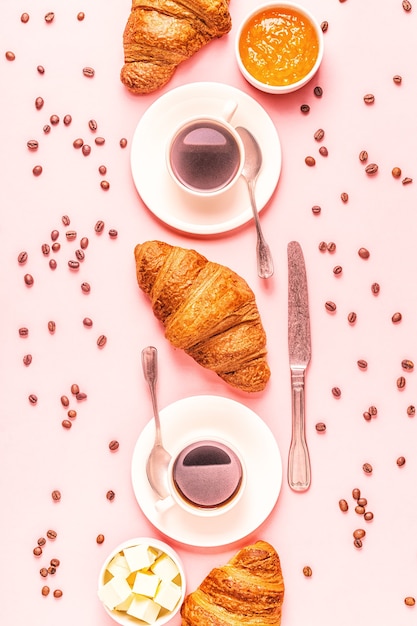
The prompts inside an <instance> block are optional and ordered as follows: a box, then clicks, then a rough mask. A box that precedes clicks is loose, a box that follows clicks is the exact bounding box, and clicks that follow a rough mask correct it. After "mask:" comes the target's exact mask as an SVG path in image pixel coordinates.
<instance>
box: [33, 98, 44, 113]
mask: <svg viewBox="0 0 417 626" xmlns="http://www.w3.org/2000/svg"><path fill="white" fill-rule="evenodd" d="M44 104H45V101H44V99H43V98H42V97H41V96H38V97H37V98H36V100H35V108H36V109H37V110H38V111H40V110H41V108H42V107H43V105H44Z"/></svg>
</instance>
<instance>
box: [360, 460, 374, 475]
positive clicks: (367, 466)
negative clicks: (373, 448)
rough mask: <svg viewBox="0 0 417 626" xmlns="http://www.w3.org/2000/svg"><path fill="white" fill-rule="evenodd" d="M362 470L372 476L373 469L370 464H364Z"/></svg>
mask: <svg viewBox="0 0 417 626" xmlns="http://www.w3.org/2000/svg"><path fill="white" fill-rule="evenodd" d="M362 469H363V471H364V472H365V474H372V472H373V467H372V465H371V464H370V463H364V464H363V465H362Z"/></svg>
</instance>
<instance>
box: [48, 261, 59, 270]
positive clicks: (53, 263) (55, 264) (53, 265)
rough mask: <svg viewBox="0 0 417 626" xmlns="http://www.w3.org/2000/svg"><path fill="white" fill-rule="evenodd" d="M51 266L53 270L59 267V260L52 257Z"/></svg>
mask: <svg viewBox="0 0 417 626" xmlns="http://www.w3.org/2000/svg"><path fill="white" fill-rule="evenodd" d="M49 267H50V268H51V270H56V268H57V262H56V261H55V259H51V260H50V261H49Z"/></svg>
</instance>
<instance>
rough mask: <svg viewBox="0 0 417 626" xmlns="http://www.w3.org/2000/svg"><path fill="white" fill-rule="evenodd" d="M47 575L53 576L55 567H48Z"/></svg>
mask: <svg viewBox="0 0 417 626" xmlns="http://www.w3.org/2000/svg"><path fill="white" fill-rule="evenodd" d="M48 574H50V575H51V576H53V575H54V574H56V567H52V565H50V566H49V567H48Z"/></svg>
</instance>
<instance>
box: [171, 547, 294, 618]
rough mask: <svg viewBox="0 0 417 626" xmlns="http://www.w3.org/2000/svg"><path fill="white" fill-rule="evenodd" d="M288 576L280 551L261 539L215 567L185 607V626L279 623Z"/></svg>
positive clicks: (187, 599) (183, 612)
mask: <svg viewBox="0 0 417 626" xmlns="http://www.w3.org/2000/svg"><path fill="white" fill-rule="evenodd" d="M284 591H285V588H284V579H283V576H282V570H281V563H280V559H279V556H278V554H277V552H276V550H275V549H274V548H273V547H272V546H271V545H270V544H269V543H267V542H266V541H257V542H256V543H254V544H252V545H250V546H247V547H245V548H243V549H242V550H240V551H239V552H238V553H237V554H236V555H235V556H234V557H233V558H232V559H231V560H230V561H229V562H228V563H227V564H226V565H223V566H222V567H216V568H214V569H213V570H212V571H211V572H210V573H209V574H208V576H206V578H205V579H204V580H203V582H202V583H201V585H200V586H199V587H198V589H196V590H195V591H194V592H192V593H191V594H189V595H188V596H187V597H186V598H185V600H184V603H183V605H182V607H181V617H182V622H181V623H182V626H239V625H240V624H244V625H245V626H279V625H280V623H281V612H282V603H283V600H284Z"/></svg>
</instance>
